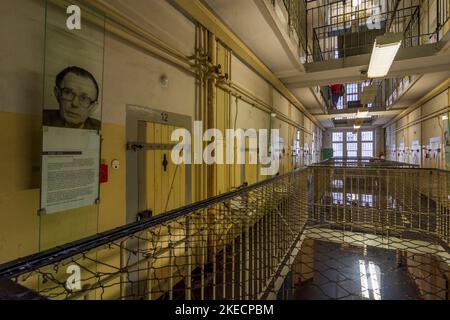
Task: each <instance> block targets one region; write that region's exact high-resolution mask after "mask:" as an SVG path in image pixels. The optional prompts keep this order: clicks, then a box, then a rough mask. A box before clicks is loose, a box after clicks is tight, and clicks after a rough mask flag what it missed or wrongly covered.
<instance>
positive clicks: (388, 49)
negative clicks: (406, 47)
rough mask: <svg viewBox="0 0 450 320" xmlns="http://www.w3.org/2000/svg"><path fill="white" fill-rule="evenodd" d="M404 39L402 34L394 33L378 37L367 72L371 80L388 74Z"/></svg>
mask: <svg viewBox="0 0 450 320" xmlns="http://www.w3.org/2000/svg"><path fill="white" fill-rule="evenodd" d="M402 39H403V35H402V34H401V33H394V32H387V33H385V34H384V35H382V36H378V37H376V39H375V43H374V45H373V51H372V56H371V57H370V64H369V70H368V72H367V76H368V77H369V78H381V77H384V76H386V75H387V74H388V72H389V69H390V68H391V66H392V63H393V62H394V59H395V56H396V55H397V52H398V50H399V49H400V46H401V44H402Z"/></svg>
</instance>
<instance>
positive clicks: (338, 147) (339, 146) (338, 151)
mask: <svg viewBox="0 0 450 320" xmlns="http://www.w3.org/2000/svg"><path fill="white" fill-rule="evenodd" d="M343 155H344V144H343V143H333V157H342V156H343Z"/></svg>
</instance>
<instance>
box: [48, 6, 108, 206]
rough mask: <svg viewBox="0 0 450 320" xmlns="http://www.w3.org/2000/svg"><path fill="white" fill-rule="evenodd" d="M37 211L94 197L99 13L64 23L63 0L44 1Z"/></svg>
mask: <svg viewBox="0 0 450 320" xmlns="http://www.w3.org/2000/svg"><path fill="white" fill-rule="evenodd" d="M46 4H47V5H46V12H47V14H46V31H45V42H46V45H45V70H44V72H45V77H44V79H45V81H44V103H43V111H42V119H43V120H42V159H41V161H42V170H41V199H40V200H41V201H40V202H41V205H40V208H41V213H45V214H52V213H56V212H61V211H66V210H70V209H75V208H80V207H85V206H90V205H93V204H95V203H97V202H98V198H99V172H100V140H101V139H100V129H101V111H102V107H101V101H102V99H101V93H102V77H103V56H104V55H103V53H104V28H103V25H104V19H103V18H102V17H99V16H97V15H95V14H93V13H92V12H90V11H89V10H84V9H83V10H82V12H83V19H82V21H83V27H82V28H81V29H80V30H78V29H71V28H68V27H67V23H66V22H67V21H66V20H67V7H68V6H69V5H70V3H68V2H66V1H62V0H48V1H47V2H46Z"/></svg>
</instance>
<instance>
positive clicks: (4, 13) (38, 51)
mask: <svg viewBox="0 0 450 320" xmlns="http://www.w3.org/2000/svg"><path fill="white" fill-rule="evenodd" d="M112 2H114V3H116V4H117V1H112ZM146 4H147V3H146V2H145V1H141V0H139V1H137V2H136V5H138V6H140V8H142V10H143V12H144V10H150V9H151V8H150V9H148V7H146ZM121 5H122V6H123V12H124V13H127V14H130V15H133V14H134V15H135V18H136V19H138V20H139V21H140V23H141V25H142V26H143V27H144V28H146V29H147V30H148V31H149V32H153V33H155V34H157V35H159V36H167V37H168V38H167V41H168V42H169V43H170V45H171V46H172V47H174V48H176V49H177V50H179V51H181V52H183V53H186V54H189V53H192V52H193V50H194V43H193V41H192V42H191V40H192V39H193V37H192V35H193V34H194V30H195V28H194V24H193V23H192V22H190V21H189V20H188V19H186V18H185V17H183V16H182V15H181V14H180V13H179V12H177V11H176V10H175V9H174V8H172V7H171V6H170V5H169V4H167V3H158V4H155V5H158V6H162V7H163V8H162V9H161V10H162V12H164V15H165V17H166V18H167V17H168V16H171V18H173V19H176V22H175V23H174V24H173V25H172V26H168V27H167V28H165V27H163V26H161V25H159V26H158V23H157V22H156V20H158V19H159V20H158V21H160V22H161V23H166V24H167V21H168V19H164V17H155V19H156V20H155V19H153V20H152V19H150V18H147V19H146V18H145V16H146V15H145V14H143V15H136V12H134V13H132V12H131V11H130V10H129V5H128V4H127V3H126V2H122V3H121ZM145 8H147V9H145ZM44 9H45V8H44V6H43V2H39V1H34V0H23V1H15V0H5V1H1V3H0V16H1V18H2V19H0V27H1V28H0V32H1V34H0V35H1V38H2V39H7V40H5V42H4V44H5V46H4V47H3V49H5V48H6V49H5V50H1V51H0V60H1V61H2V64H1V65H0V89H1V90H0V91H1V92H7V93H8V94H7V95H1V96H0V125H1V126H2V127H3V128H7V130H5V132H4V134H3V135H1V136H0V146H1V149H2V156H1V157H0V177H1V181H2V183H1V184H0V219H1V222H0V263H3V262H7V261H10V260H13V259H16V258H19V257H23V256H27V255H30V254H33V253H36V252H38V251H39V250H44V249H47V248H51V247H54V246H56V245H62V244H65V243H67V242H69V241H72V240H77V239H80V238H83V237H86V236H89V235H92V234H95V233H97V232H103V231H106V230H110V229H113V228H115V227H118V226H121V225H123V224H124V223H125V221H126V213H125V210H126V170H125V169H126V150H125V146H126V143H127V141H126V128H125V124H126V105H127V104H131V105H140V106H145V107H149V108H154V109H161V110H167V111H170V112H174V113H179V114H183V115H188V116H190V117H191V118H192V120H194V110H195V109H194V108H195V79H194V77H193V76H192V75H190V74H187V73H185V72H183V71H181V70H179V69H177V68H176V67H174V66H173V65H171V64H168V63H166V62H165V61H163V60H161V59H160V58H158V57H155V56H153V55H150V54H149V53H148V52H145V51H144V50H142V49H139V48H136V47H135V46H133V45H130V44H129V43H127V42H125V41H124V40H121V39H118V38H117V37H116V36H114V35H112V34H110V33H108V32H107V33H106V35H105V52H104V79H103V114H102V120H103V123H102V152H101V160H102V162H104V163H106V164H108V165H109V181H108V183H106V184H102V185H101V186H100V203H99V204H98V205H95V206H90V207H85V208H81V209H76V210H71V211H70V212H64V213H59V214H55V215H49V216H43V217H39V216H38V214H37V211H38V208H39V185H40V149H41V146H40V144H41V117H40V113H41V109H42V92H43V83H42V82H43V64H44V30H45V10H44ZM148 14H149V17H153V16H152V14H154V13H151V12H149V13H148ZM180 27H183V30H181V29H180ZM12 29H14V30H16V31H15V32H17V34H18V36H17V37H11V36H10V34H9V32H10V30H12ZM170 36H172V38H171V37H170ZM188 40H189V41H188ZM19 48H20V50H18V49H19ZM13 49H14V50H13ZM221 50H222V49H221ZM231 61H232V77H233V78H232V79H233V81H235V82H236V83H238V84H239V85H241V86H242V87H244V88H245V89H246V90H248V91H249V92H250V93H251V94H253V95H254V96H256V97H258V98H259V99H261V100H262V101H264V102H265V103H267V104H268V105H270V106H273V107H274V108H275V109H276V110H278V111H279V112H281V113H282V114H285V115H286V116H288V117H290V118H291V119H292V120H293V121H295V122H296V123H298V124H300V125H302V124H303V123H304V122H307V126H308V129H309V130H312V129H313V126H312V124H311V121H310V120H309V119H306V118H305V117H304V115H303V114H302V113H301V112H299V111H298V110H297V109H296V108H294V107H293V106H292V105H291V104H290V103H289V102H288V101H287V100H286V99H285V98H284V97H282V96H280V95H279V93H278V92H277V91H275V90H274V89H273V88H272V87H271V86H270V85H269V84H268V83H267V82H266V81H264V80H263V79H262V78H261V77H260V76H259V75H257V74H256V73H255V72H254V71H253V70H251V69H250V68H248V67H247V66H246V65H245V64H244V63H243V62H241V61H240V60H239V59H238V58H236V57H233V58H232V59H231ZM3 62H4V63H3ZM221 62H222V63H223V62H224V61H221ZM162 74H166V75H167V76H168V78H169V86H168V87H167V88H163V87H161V86H160V84H159V77H160V76H161V75H162ZM217 101H218V102H219V101H220V103H218V104H217V112H218V113H220V114H223V117H220V118H217V119H216V120H217V122H216V125H217V127H218V128H220V129H222V128H223V129H225V128H227V127H233V123H232V122H233V121H234V116H235V105H234V104H235V99H234V98H232V99H229V96H228V94H227V93H225V92H224V91H221V90H218V91H217ZM238 108H239V115H238V117H237V123H236V127H241V128H255V129H263V128H265V129H268V128H269V127H270V121H271V117H270V114H269V113H267V112H264V111H262V110H260V109H258V108H256V107H254V106H251V105H250V104H248V103H247V102H244V101H243V100H241V99H239V102H238ZM276 122H277V126H278V127H279V128H280V131H281V136H282V137H283V138H284V139H285V146H286V153H285V158H284V162H283V171H282V172H287V171H288V170H290V169H291V163H290V161H291V160H292V159H291V157H290V154H289V149H288V147H291V145H292V136H293V132H294V131H295V130H294V127H293V126H292V125H288V124H287V123H286V122H283V121H281V120H276ZM305 136H306V137H309V138H307V139H304V138H302V143H304V142H308V143H309V144H311V136H310V135H305ZM114 159H117V160H119V161H120V163H121V167H120V169H119V170H114V169H112V168H111V162H112V160H114ZM236 170H238V169H236ZM236 170H235V171H234V172H235V178H236V179H235V181H231V180H232V179H231V177H230V176H228V175H232V173H233V172H228V171H227V170H225V169H224V168H221V169H219V168H218V173H217V177H219V179H220V181H219V182H218V183H217V189H218V193H220V192H226V191H229V190H230V187H235V186H237V185H239V184H240V183H242V182H243V181H241V180H240V177H239V174H238V173H236ZM246 172H247V173H246V174H248V175H249V179H248V180H249V181H248V182H250V183H253V182H256V181H259V180H261V179H263V178H265V177H261V176H260V175H259V174H258V170H257V168H254V167H252V168H246ZM280 173H281V172H280ZM228 179H229V180H230V183H228V182H227V180H228ZM108 255H110V258H108V259H109V260H108V261H110V262H111V263H112V264H117V263H118V260H117V259H118V258H117V255H116V253H108Z"/></svg>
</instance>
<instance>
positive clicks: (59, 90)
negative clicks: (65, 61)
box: [43, 67, 100, 130]
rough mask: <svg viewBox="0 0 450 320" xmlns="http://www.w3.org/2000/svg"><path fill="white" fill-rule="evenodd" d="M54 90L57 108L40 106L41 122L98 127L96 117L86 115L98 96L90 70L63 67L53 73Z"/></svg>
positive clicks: (64, 125) (89, 128)
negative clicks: (46, 108)
mask: <svg viewBox="0 0 450 320" xmlns="http://www.w3.org/2000/svg"><path fill="white" fill-rule="evenodd" d="M54 92H55V97H56V99H57V100H58V103H59V110H44V114H43V124H44V126H50V127H66V128H78V129H88V130H100V121H99V120H96V119H93V118H90V117H89V116H90V115H91V114H92V111H93V110H94V109H95V107H96V106H97V104H98V96H99V87H98V84H97V81H96V80H95V78H94V76H93V75H92V74H91V73H89V72H88V71H86V70H84V69H82V68H79V67H68V68H66V69H64V70H63V71H61V72H60V73H59V74H58V75H57V76H56V81H55V89H54Z"/></svg>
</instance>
